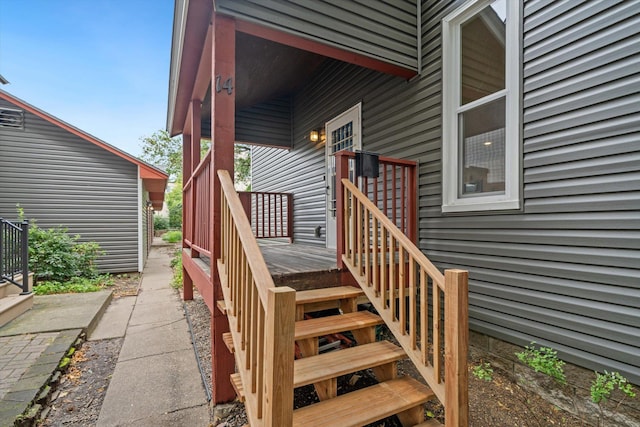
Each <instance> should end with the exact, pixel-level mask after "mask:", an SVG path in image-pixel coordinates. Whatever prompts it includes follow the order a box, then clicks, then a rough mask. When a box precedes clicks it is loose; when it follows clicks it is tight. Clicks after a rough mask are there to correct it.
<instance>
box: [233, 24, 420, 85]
mask: <svg viewBox="0 0 640 427" xmlns="http://www.w3.org/2000/svg"><path fill="white" fill-rule="evenodd" d="M236 29H237V30H238V31H239V32H242V33H246V34H250V35H252V36H256V37H260V38H263V39H267V40H271V41H274V42H276V43H280V44H284V45H287V46H292V47H295V48H298V49H302V50H306V51H308V52H313V53H317V54H319V55H323V56H328V57H329V58H334V59H338V60H340V61H344V62H348V63H350V64H355V65H359V66H361V67H365V68H369V69H372V70H376V71H380V72H382V73H386V74H392V75H394V76H400V77H403V78H405V79H410V78H411V77H414V76H415V75H416V74H417V72H416V71H415V70H410V69H408V68H404V67H401V66H399V65H394V64H390V63H388V62H384V61H380V60H379V59H375V58H371V57H368V56H365V55H362V54H359V53H355V52H349V51H347V50H344V49H340V48H337V47H333V46H329V45H326V44H323V43H320V42H317V41H314V40H309V39H305V38H303V37H300V36H294V35H293V34H288V33H284V32H282V31H277V30H274V29H272V28H267V27H264V26H262V25H258V24H255V23H253V22H247V21H237V22H236Z"/></svg>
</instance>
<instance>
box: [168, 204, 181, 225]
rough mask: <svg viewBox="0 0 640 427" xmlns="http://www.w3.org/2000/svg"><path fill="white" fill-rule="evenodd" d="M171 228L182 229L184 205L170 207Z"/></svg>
mask: <svg viewBox="0 0 640 427" xmlns="http://www.w3.org/2000/svg"><path fill="white" fill-rule="evenodd" d="M169 228H182V203H178V204H175V205H170V206H169Z"/></svg>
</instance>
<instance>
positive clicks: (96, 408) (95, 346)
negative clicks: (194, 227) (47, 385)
mask: <svg viewBox="0 0 640 427" xmlns="http://www.w3.org/2000/svg"><path fill="white" fill-rule="evenodd" d="M122 342H123V339H122V338H116V339H111V340H101V341H89V342H85V343H84V344H83V345H82V347H81V348H80V349H78V350H76V352H75V353H74V354H73V357H72V359H71V363H70V365H69V368H68V369H67V371H66V373H65V375H63V376H62V378H61V380H60V383H59V384H58V386H57V388H56V390H55V391H54V392H53V394H52V398H51V401H50V403H49V406H48V408H49V413H48V415H47V417H46V419H45V420H44V422H42V423H41V424H40V425H42V426H92V425H96V423H97V422H98V416H99V415H100V408H102V401H103V400H104V396H105V395H106V391H107V387H108V386H109V382H110V381H111V375H112V374H113V371H114V370H115V368H116V361H117V360H118V354H120V348H121V347H122Z"/></svg>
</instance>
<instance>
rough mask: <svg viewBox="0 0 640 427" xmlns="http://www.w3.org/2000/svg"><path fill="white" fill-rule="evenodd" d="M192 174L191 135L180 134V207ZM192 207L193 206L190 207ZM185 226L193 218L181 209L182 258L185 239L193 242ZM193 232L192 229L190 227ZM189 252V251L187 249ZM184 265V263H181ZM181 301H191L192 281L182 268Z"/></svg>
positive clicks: (183, 203)
mask: <svg viewBox="0 0 640 427" xmlns="http://www.w3.org/2000/svg"><path fill="white" fill-rule="evenodd" d="M192 174H193V168H192V167H191V135H189V134H188V133H183V134H182V206H183V207H184V206H187V204H186V203H185V200H184V198H185V192H184V186H185V184H186V183H187V181H188V180H189V177H190V176H191V175H192ZM192 206H193V205H192ZM187 224H193V218H192V215H191V212H187V209H182V233H183V234H182V248H183V252H182V256H184V249H189V246H188V245H187V243H186V242H185V241H186V240H187V239H189V241H191V242H193V236H187V235H186V233H185V232H184V231H185V230H188V229H189V227H187ZM191 230H193V227H191ZM189 250H190V249H189ZM183 264H184V263H183ZM182 299H184V300H185V301H186V300H191V299H193V279H191V276H189V272H188V271H187V269H186V268H184V266H183V267H182Z"/></svg>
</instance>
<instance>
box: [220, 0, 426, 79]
mask: <svg viewBox="0 0 640 427" xmlns="http://www.w3.org/2000/svg"><path fill="white" fill-rule="evenodd" d="M215 4H216V11H218V12H221V13H224V14H228V15H231V16H234V17H236V18H238V19H241V20H246V21H252V22H258V23H259V24H261V25H266V26H270V27H274V28H277V29H278V30H281V31H285V32H288V33H290V34H294V35H297V36H301V37H305V38H308V39H311V40H316V41H319V42H322V43H325V44H328V45H331V46H336V47H339V48H341V49H345V50H348V51H352V52H357V53H361V54H364V55H366V56H369V57H372V58H375V59H380V60H383V61H385V62H389V63H392V64H396V65H400V66H403V67H405V68H409V69H413V70H417V68H418V62H417V58H418V49H417V37H416V34H417V19H416V17H417V3H416V1H409V0H398V1H394V2H387V1H383V0H356V1H344V0H327V1H316V0H296V1H287V0H253V1H252V0H218V1H216V3H215ZM372 23H373V25H372Z"/></svg>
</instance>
